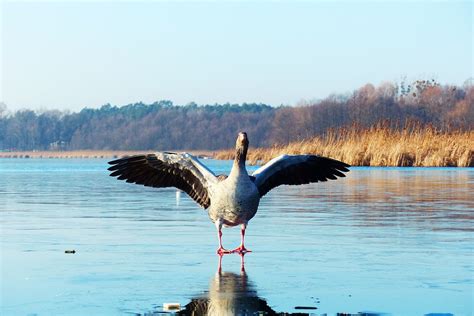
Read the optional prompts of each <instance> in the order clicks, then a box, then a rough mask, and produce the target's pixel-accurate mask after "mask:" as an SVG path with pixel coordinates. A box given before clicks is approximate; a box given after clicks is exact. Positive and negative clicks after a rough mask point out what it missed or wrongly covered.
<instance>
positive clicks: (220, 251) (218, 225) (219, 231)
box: [216, 221, 232, 255]
mask: <svg viewBox="0 0 474 316" xmlns="http://www.w3.org/2000/svg"><path fill="white" fill-rule="evenodd" d="M216 228H217V237H218V238H219V248H218V249H217V254H219V255H222V254H225V253H232V252H231V251H230V250H227V249H225V248H224V247H222V222H221V221H216Z"/></svg>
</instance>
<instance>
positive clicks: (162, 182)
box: [108, 152, 217, 208]
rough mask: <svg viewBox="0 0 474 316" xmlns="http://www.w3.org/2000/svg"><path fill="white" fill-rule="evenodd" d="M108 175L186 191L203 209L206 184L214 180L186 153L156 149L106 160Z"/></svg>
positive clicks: (206, 192) (207, 200)
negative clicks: (109, 172) (144, 153)
mask: <svg viewBox="0 0 474 316" xmlns="http://www.w3.org/2000/svg"><path fill="white" fill-rule="evenodd" d="M109 164H111V165H112V166H111V167H110V168H109V169H108V170H109V171H112V173H111V174H110V176H112V177H117V179H118V180H125V181H127V182H129V183H136V184H142V185H144V186H149V187H155V188H164V187H175V188H178V189H180V190H182V191H184V192H186V193H187V194H188V195H189V196H190V197H191V198H192V199H193V200H194V201H196V202H197V203H198V204H199V205H201V206H202V207H203V208H208V207H209V205H210V204H211V201H210V198H209V192H208V187H209V186H210V185H212V184H213V183H216V182H217V178H216V176H215V175H214V173H213V172H212V171H211V170H209V169H208V168H207V167H206V166H204V165H203V164H202V163H201V162H200V161H199V160H198V159H197V158H196V157H194V156H192V155H190V154H186V153H184V154H177V153H169V152H163V153H162V152H158V153H154V154H148V155H136V156H130V157H125V158H121V159H117V160H113V161H110V162H109Z"/></svg>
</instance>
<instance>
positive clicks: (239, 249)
mask: <svg viewBox="0 0 474 316" xmlns="http://www.w3.org/2000/svg"><path fill="white" fill-rule="evenodd" d="M246 228H247V224H242V225H241V228H240V237H241V242H240V246H239V247H237V248H235V249H234V250H232V252H237V253H246V252H252V251H251V250H249V249H247V248H245V246H244V239H245V229H246Z"/></svg>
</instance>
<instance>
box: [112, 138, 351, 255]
mask: <svg viewBox="0 0 474 316" xmlns="http://www.w3.org/2000/svg"><path fill="white" fill-rule="evenodd" d="M248 147H249V139H248V137H247V133H245V132H240V133H239V134H238V136H237V140H236V144H235V159H234V162H233V165H232V169H231V171H230V173H229V175H228V176H227V175H217V176H216V175H215V174H214V173H213V172H212V171H211V170H210V169H209V168H207V167H206V166H205V165H204V164H202V163H201V162H200V161H199V160H198V159H197V158H196V157H195V156H193V155H191V154H189V153H173V152H156V153H152V154H143V155H134V156H129V157H123V158H120V159H116V160H113V161H110V162H109V164H110V165H112V166H111V167H109V168H108V170H109V171H111V173H110V176H112V177H117V179H118V180H125V181H126V182H128V183H136V184H141V185H144V186H150V187H156V188H163V187H175V188H177V189H179V190H181V191H184V192H186V193H187V194H188V195H189V196H190V197H191V198H192V199H193V200H194V201H195V202H196V203H198V204H199V205H200V206H201V207H203V208H204V209H207V210H208V215H209V218H210V219H211V221H212V222H213V223H214V224H215V226H216V230H217V237H218V242H219V248H218V249H217V253H218V254H227V253H246V252H250V250H249V249H247V248H245V244H244V239H245V230H246V229H247V224H248V222H249V221H250V220H251V219H252V218H253V217H254V216H255V214H256V212H257V209H258V205H259V202H260V199H261V198H262V197H263V196H264V195H265V194H267V193H268V192H269V191H270V190H271V189H273V188H276V187H278V186H280V185H284V184H287V185H299V184H307V183H312V182H319V181H327V180H328V179H329V180H335V179H337V178H338V177H345V174H344V173H343V172H348V171H349V169H348V168H349V167H350V166H349V165H348V164H346V163H344V162H341V161H338V160H334V159H331V158H326V157H321V156H318V155H281V156H279V157H276V158H274V159H272V160H270V161H269V162H268V163H266V164H265V165H263V166H261V167H260V168H258V169H257V170H256V171H254V172H253V173H252V174H251V175H249V174H248V172H247V169H246V167H245V161H246V158H247V151H248ZM238 225H240V227H241V230H240V232H241V243H240V246H239V247H237V248H235V249H234V250H227V249H225V248H224V247H223V245H222V227H234V226H238Z"/></svg>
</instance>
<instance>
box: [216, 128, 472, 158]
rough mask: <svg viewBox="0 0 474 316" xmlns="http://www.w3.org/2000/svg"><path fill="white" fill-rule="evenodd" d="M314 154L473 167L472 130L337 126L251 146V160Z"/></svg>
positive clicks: (225, 155)
mask: <svg viewBox="0 0 474 316" xmlns="http://www.w3.org/2000/svg"><path fill="white" fill-rule="evenodd" d="M284 153H288V154H317V155H321V156H326V157H331V158H334V159H337V160H341V161H344V162H346V163H348V164H350V165H352V166H387V167H388V166H394V167H403V166H414V167H474V131H453V132H440V131H437V130H435V129H434V128H430V127H427V128H422V127H416V128H406V129H403V130H391V129H389V128H386V127H380V126H378V127H373V128H370V129H365V130H361V129H357V128H352V129H339V130H336V131H330V132H328V133H327V134H326V135H325V136H323V137H315V138H313V139H310V140H305V141H301V142H294V143H290V144H289V145H286V146H274V147H272V148H251V149H250V150H249V154H248V160H249V162H250V163H251V164H259V163H265V162H267V161H269V160H270V159H272V158H273V157H276V156H278V155H281V154H284ZM233 155H234V152H233V150H225V151H219V152H216V154H215V155H214V157H215V158H217V159H232V158H233Z"/></svg>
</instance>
